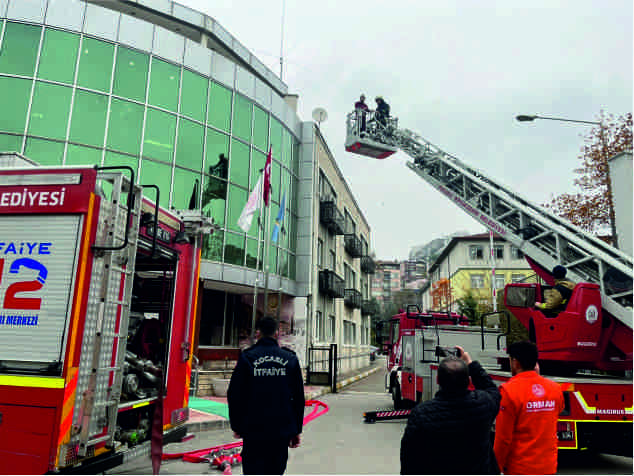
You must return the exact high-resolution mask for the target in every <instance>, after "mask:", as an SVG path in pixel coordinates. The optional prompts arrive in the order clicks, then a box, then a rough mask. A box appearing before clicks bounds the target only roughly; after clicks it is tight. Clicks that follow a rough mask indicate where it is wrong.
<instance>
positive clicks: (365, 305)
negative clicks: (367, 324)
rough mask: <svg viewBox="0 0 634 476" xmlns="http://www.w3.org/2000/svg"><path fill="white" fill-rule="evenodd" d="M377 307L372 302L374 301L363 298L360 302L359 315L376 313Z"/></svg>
mask: <svg viewBox="0 0 634 476" xmlns="http://www.w3.org/2000/svg"><path fill="white" fill-rule="evenodd" d="M377 312H378V309H377V307H376V305H375V304H374V301H371V300H369V299H364V300H363V301H362V302H361V315H362V316H371V315H373V314H377Z"/></svg>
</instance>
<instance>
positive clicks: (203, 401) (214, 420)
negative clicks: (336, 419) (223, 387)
mask: <svg viewBox="0 0 634 476" xmlns="http://www.w3.org/2000/svg"><path fill="white" fill-rule="evenodd" d="M383 367H384V361H383V360H382V359H378V360H377V361H375V362H373V363H372V365H368V366H367V367H362V368H360V369H356V370H355V371H353V372H348V373H345V374H344V375H343V376H342V377H343V378H342V379H341V380H339V382H337V390H340V389H343V388H345V387H347V386H348V385H350V384H352V383H354V382H357V381H359V380H361V379H363V378H365V377H367V376H368V375H370V374H373V373H374V372H377V371H379V370H381V369H382V368H383ZM330 392H331V390H330V387H329V386H312V385H304V398H305V399H306V400H314V399H316V398H319V397H320V396H322V395H325V394H327V393H330ZM226 404H227V398H226V397H190V402H189V420H188V422H187V430H188V432H190V433H195V432H199V431H207V430H217V429H221V428H229V420H228V419H227V418H226V415H227V411H226V408H223V407H224V406H225V405H226Z"/></svg>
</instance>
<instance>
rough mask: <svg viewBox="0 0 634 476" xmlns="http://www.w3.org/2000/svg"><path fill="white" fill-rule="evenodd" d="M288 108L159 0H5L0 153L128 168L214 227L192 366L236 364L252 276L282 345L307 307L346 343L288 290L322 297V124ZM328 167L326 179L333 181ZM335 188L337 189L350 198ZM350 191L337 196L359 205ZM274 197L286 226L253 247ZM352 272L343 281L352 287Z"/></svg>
mask: <svg viewBox="0 0 634 476" xmlns="http://www.w3.org/2000/svg"><path fill="white" fill-rule="evenodd" d="M296 108H297V96H295V95H289V94H288V88H287V86H286V85H285V84H284V83H283V82H282V81H281V80H280V79H279V78H278V77H277V76H276V75H275V74H273V73H272V72H271V71H270V70H269V69H268V68H267V67H266V66H265V65H264V64H263V63H262V62H261V61H259V60H258V59H257V58H256V57H255V56H254V55H252V54H251V53H250V52H249V51H248V50H247V49H246V48H245V47H244V46H243V45H241V44H240V42H239V41H237V40H236V39H235V38H234V37H233V36H232V35H231V34H230V33H229V32H227V31H226V30H225V29H224V28H222V26H221V25H220V24H219V23H218V22H216V21H215V20H214V19H213V18H210V17H208V16H206V15H204V14H202V13H200V12H197V11H194V10H191V9H188V8H186V7H183V6H181V5H179V4H177V3H174V2H172V1H170V0H134V1H133V0H121V1H112V0H87V1H80V0H0V151H16V152H19V153H21V154H23V155H25V156H26V157H28V158H31V159H33V160H35V161H37V162H39V163H40V164H42V165H62V164H64V165H86V164H95V165H105V166H116V165H126V166H130V167H131V168H132V169H133V170H135V171H136V173H137V178H138V182H139V183H141V184H152V185H158V187H159V188H160V199H159V201H160V203H161V205H163V206H165V207H169V208H174V209H201V210H202V211H203V212H204V213H205V214H206V215H207V216H209V217H212V218H213V219H214V220H215V222H216V224H218V225H219V227H220V229H219V230H218V231H216V232H215V233H213V234H212V235H210V236H207V237H206V238H205V242H204V246H203V251H202V257H203V263H202V265H201V284H200V293H199V296H200V297H201V298H200V299H199V309H198V314H199V319H198V323H199V324H198V327H199V330H198V333H197V336H198V337H197V339H198V342H197V348H198V355H199V357H200V358H201V359H203V360H207V359H225V358H230V359H232V358H234V357H235V356H236V355H237V352H238V349H239V348H240V347H241V346H243V345H244V343H245V341H246V338H248V336H249V334H250V332H251V327H252V322H253V318H252V316H253V308H254V298H253V288H254V284H256V282H257V285H258V287H259V288H260V293H259V294H260V295H259V297H258V300H257V301H255V307H256V315H262V314H263V313H265V312H266V313H270V314H273V315H276V316H278V317H279V318H280V322H281V328H280V331H281V340H282V342H283V343H285V344H287V345H288V344H291V345H293V344H294V343H296V344H298V347H300V348H301V346H302V345H303V344H302V343H300V340H301V341H302V342H307V341H311V338H310V337H309V336H310V335H311V333H313V332H317V331H316V330H315V329H319V328H321V327H320V325H321V324H320V322H321V321H319V319H316V318H315V320H314V322H313V320H311V319H312V316H314V315H316V316H319V315H321V313H322V311H323V315H324V316H329V317H328V318H329V319H331V320H332V322H333V324H332V326H331V327H332V329H333V331H332V336H331V337H332V339H333V340H332V341H333V342H338V341H339V340H341V343H342V345H343V344H345V345H347V346H348V347H350V352H352V351H353V350H354V349H357V347H356V342H357V341H359V339H357V338H356V337H355V338H352V337H350V336H352V335H353V334H354V333H351V332H349V333H348V334H350V336H349V337H347V338H346V339H345V342H344V339H343V337H340V336H342V335H343V334H344V331H343V329H344V326H343V321H342V322H341V323H340V324H337V325H335V324H334V319H335V315H337V316H338V315H339V314H340V313H341V315H342V316H343V314H344V311H343V310H341V311H336V310H335V309H338V308H335V307H332V309H330V308H329V309H330V310H326V308H325V307H324V309H323V310H322V309H321V308H320V307H319V306H317V305H313V302H312V301H311V299H310V298H304V301H303V303H300V304H298V302H296V300H295V298H296V297H298V296H309V295H311V294H315V293H317V292H318V291H317V289H316V286H317V285H316V283H317V274H316V273H317V271H316V270H317V269H321V268H319V266H320V264H314V263H313V261H314V259H313V256H314V255H315V252H313V251H312V248H313V244H314V243H312V241H313V240H315V241H317V238H316V232H315V230H314V229H313V225H314V224H315V223H316V213H319V208H317V209H316V210H317V211H315V206H314V204H315V203H317V202H316V199H315V196H316V194H315V190H314V184H315V183H316V181H317V178H316V177H317V169H318V168H320V165H318V163H317V159H316V157H317V156H318V155H319V154H317V153H315V150H316V149H315V147H316V145H315V144H316V143H318V142H319V141H317V139H316V138H318V136H319V134H318V133H317V129H316V127H315V125H314V124H313V123H312V122H301V121H300V119H299V118H298V116H297V113H296ZM320 147H321V148H322V149H323V148H326V149H327V146H326V145H323V146H320ZM269 148H272V151H273V164H272V202H271V206H270V207H269V210H270V218H269V219H266V220H264V221H265V222H266V223H267V225H266V230H259V227H258V220H257V218H256V219H254V221H253V224H252V226H251V228H250V230H249V232H248V233H245V232H243V231H242V230H241V229H240V228H239V227H238V225H237V221H238V217H239V216H240V213H241V211H242V209H243V207H244V205H245V204H246V202H247V198H248V195H249V192H250V190H252V189H253V187H254V185H255V183H256V181H257V180H258V177H259V175H260V172H261V170H262V168H263V167H264V163H265V160H266V154H267V152H268V150H269ZM320 150H321V149H320ZM320 160H321V159H320ZM333 160H334V159H333ZM300 164H301V176H300ZM324 167H325V165H324ZM328 167H330V168H328ZM328 167H327V168H328V170H330V169H331V168H332V167H331V166H328ZM335 168H336V167H335ZM334 170H335V169H332V171H330V172H328V173H330V174H331V175H332V176H333V177H339V178H336V180H339V181H343V176H341V174H340V173H338V175H337V173H335V172H334ZM342 183H343V182H342ZM342 187H343V188H342V191H341V193H340V196H341V197H344V196H348V195H350V196H351V194H350V193H349V190H348V189H346V188H345V187H344V186H343V185H342ZM153 194H154V192H153V190H152V189H149V191H148V197H149V198H152V199H153V198H155V197H154V195H153ZM340 201H341V204H344V201H343V198H341V199H340ZM353 201H354V200H353V199H351V201H350V204H349V205H344V206H347V207H348V209H350V210H353V209H354V210H356V209H357V208H358V207H357V205H356V203H353ZM282 203H283V204H284V205H283V206H284V212H283V215H284V218H283V228H282V231H281V233H280V234H279V239H278V240H277V242H276V243H271V245H270V247H269V249H268V252H267V253H264V238H265V236H271V230H272V228H273V227H272V224H273V223H274V220H275V218H276V216H278V213H280V206H281V204H282ZM341 204H340V205H341ZM355 213H357V212H355ZM359 213H360V212H359ZM355 216H356V215H355ZM359 216H360V215H359ZM363 220H364V219H362V218H359V219H358V221H359V223H361V222H362V221H363ZM353 228H354V227H353ZM352 233H354V230H353V231H352ZM367 234H368V236H367V237H366V238H367V240H366V242H368V243H369V229H368V231H367ZM335 238H336V237H335ZM331 242H332V243H331ZM337 243H338V242H337ZM337 243H335V239H334V238H332V240H330V241H327V243H326V245H328V246H329V247H330V248H331V251H330V253H331V254H333V256H336V255H337V254H338V256H339V257H340V258H339V259H337V260H335V261H336V262H335V261H333V266H334V269H335V270H338V271H337V272H338V273H340V274H341V275H342V276H343V274H344V273H343V271H344V268H343V266H344V264H345V263H347V264H345V265H346V266H348V265H349V269H350V272H348V274H349V275H350V276H352V277H354V276H358V275H360V274H361V273H360V272H359V265H358V264H354V263H353V261H352V260H353V257H352V256H348V255H346V254H345V253H344V252H343V251H340V252H336V249H337V248H338V247H341V250H343V245H342V244H341V243H339V244H337ZM342 243H343V242H342ZM326 251H327V250H326ZM263 262H264V264H265V265H266V267H268V270H269V276H268V278H269V279H268V282H267V283H266V285H267V288H268V295H267V298H268V299H266V300H265V299H264V298H263V296H262V287H263V286H264V285H265V282H264V281H265V280H264V278H263V274H262V273H260V274H259V279H258V280H257V281H256V279H257V278H258V272H257V271H256V268H259V269H260V270H263V269H265V266H263V264H262V263H263ZM355 263H356V262H355ZM339 268H340V269H339ZM353 268H354V269H355V270H356V272H357V274H354V273H353V272H352V271H351V270H353ZM312 274H315V276H312ZM311 276H312V277H311ZM355 280H356V278H355V279H351V283H350V284H349V286H350V287H355V288H356V287H358V285H357V284H355V283H354V282H353V281H355ZM363 282H365V281H363ZM366 287H367V286H366ZM340 307H342V309H343V304H341V306H340ZM296 308H297V309H299V310H298V312H297V315H296V312H295V309H296ZM346 312H347V314H346V316H347V317H346V319H347V321H346V322H348V327H350V326H352V325H353V324H355V323H356V324H355V325H358V326H359V328H360V327H361V325H362V324H361V322H362V319H361V313H360V311H359V309H356V308H354V310H351V309H348V310H347V311H346ZM302 316H303V317H302ZM337 319H339V320H341V319H343V317H341V318H339V317H338V318H337ZM305 320H307V321H308V322H306V323H305ZM318 321H319V322H318ZM322 327H323V325H322ZM335 328H337V330H336V332H335ZM340 328H341V329H340ZM335 334H336V335H335ZM366 334H368V332H366ZM366 340H367V339H366ZM294 341H295V342H294ZM361 342H363V339H361ZM365 344H367V342H365ZM353 347H354V349H353ZM298 351H299V352H298V353H301V352H302V350H301V349H298ZM354 351H355V352H357V353H359V352H358V351H357V350H354Z"/></svg>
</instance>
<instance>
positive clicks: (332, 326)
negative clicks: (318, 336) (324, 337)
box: [328, 315, 336, 342]
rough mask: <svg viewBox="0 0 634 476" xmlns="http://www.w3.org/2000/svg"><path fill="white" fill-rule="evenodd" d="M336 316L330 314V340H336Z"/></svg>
mask: <svg viewBox="0 0 634 476" xmlns="http://www.w3.org/2000/svg"><path fill="white" fill-rule="evenodd" d="M335 322H336V321H335V316H332V315H331V316H328V340H329V341H331V342H332V341H334V340H335Z"/></svg>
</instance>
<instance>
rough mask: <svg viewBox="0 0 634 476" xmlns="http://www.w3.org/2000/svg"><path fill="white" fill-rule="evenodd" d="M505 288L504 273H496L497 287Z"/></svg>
mask: <svg viewBox="0 0 634 476" xmlns="http://www.w3.org/2000/svg"><path fill="white" fill-rule="evenodd" d="M503 288H504V275H503V274H496V275H495V289H503Z"/></svg>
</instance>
